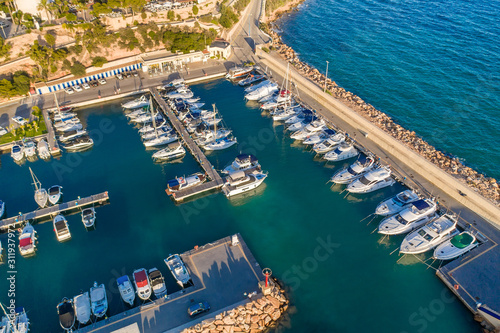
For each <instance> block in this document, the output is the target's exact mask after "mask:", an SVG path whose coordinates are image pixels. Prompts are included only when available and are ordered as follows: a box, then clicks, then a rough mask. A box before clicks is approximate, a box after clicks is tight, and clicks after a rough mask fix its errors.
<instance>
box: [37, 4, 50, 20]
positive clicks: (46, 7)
mask: <svg viewBox="0 0 500 333" xmlns="http://www.w3.org/2000/svg"><path fill="white" fill-rule="evenodd" d="M36 9H37V10H39V11H42V10H43V11H45V14H46V15H47V20H48V21H51V20H52V18H53V15H52V5H51V3H50V2H48V1H47V0H40V3H39V4H38V6H37V8H36Z"/></svg>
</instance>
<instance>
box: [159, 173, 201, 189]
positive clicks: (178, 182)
mask: <svg viewBox="0 0 500 333" xmlns="http://www.w3.org/2000/svg"><path fill="white" fill-rule="evenodd" d="M205 179H206V177H205V175H204V174H202V173H195V174H192V175H191V176H188V177H177V178H174V179H172V180H169V181H168V183H167V190H168V191H170V192H177V191H180V190H184V189H186V188H189V187H193V186H196V185H198V184H201V183H203V182H204V181H205Z"/></svg>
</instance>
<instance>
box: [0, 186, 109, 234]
mask: <svg viewBox="0 0 500 333" xmlns="http://www.w3.org/2000/svg"><path fill="white" fill-rule="evenodd" d="M108 200H109V195H108V192H107V191H106V192H103V193H99V194H94V195H91V196H89V197H86V198H81V199H80V198H79V199H77V200H73V201H69V202H65V203H61V204H57V205H54V206H50V207H46V208H42V209H37V210H35V211H33V212H29V213H26V214H21V215H18V216H13V217H9V218H6V219H3V220H1V221H0V230H1V231H6V230H8V229H12V228H16V227H18V226H21V225H22V224H23V223H24V222H27V221H38V220H42V219H45V218H52V217H54V216H56V215H57V214H59V213H65V212H67V211H71V210H74V209H82V208H84V207H87V206H91V205H96V204H99V205H101V204H103V203H105V202H107V201H108Z"/></svg>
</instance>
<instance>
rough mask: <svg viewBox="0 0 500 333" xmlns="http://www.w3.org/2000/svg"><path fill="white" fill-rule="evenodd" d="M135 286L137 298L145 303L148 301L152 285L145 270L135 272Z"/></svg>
mask: <svg viewBox="0 0 500 333" xmlns="http://www.w3.org/2000/svg"><path fill="white" fill-rule="evenodd" d="M134 284H135V289H136V290H137V296H139V298H140V299H142V300H143V301H147V300H148V299H149V298H150V297H151V293H152V290H151V283H150V282H149V278H148V275H147V274H146V270H145V269H144V268H141V269H137V270H135V271H134Z"/></svg>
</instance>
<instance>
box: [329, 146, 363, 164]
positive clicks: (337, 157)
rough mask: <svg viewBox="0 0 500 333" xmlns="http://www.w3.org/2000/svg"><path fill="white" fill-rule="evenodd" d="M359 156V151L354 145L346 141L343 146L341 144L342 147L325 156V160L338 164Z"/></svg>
mask: <svg viewBox="0 0 500 333" xmlns="http://www.w3.org/2000/svg"><path fill="white" fill-rule="evenodd" d="M358 154H359V152H358V150H357V149H356V147H354V145H353V144H352V143H347V142H345V141H344V142H343V143H342V144H340V146H337V148H335V149H333V150H331V151H329V152H328V153H326V154H325V155H323V158H324V159H325V160H327V161H335V162H338V161H343V160H347V159H349V158H352V157H355V156H358Z"/></svg>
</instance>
